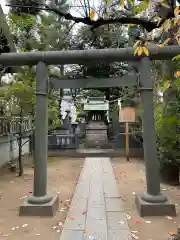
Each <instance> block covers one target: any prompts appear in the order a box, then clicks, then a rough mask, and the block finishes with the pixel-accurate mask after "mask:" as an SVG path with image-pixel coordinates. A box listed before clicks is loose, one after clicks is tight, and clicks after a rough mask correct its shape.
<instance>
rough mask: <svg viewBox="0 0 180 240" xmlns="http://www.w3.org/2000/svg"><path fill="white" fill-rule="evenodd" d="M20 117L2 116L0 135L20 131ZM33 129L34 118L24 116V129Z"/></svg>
mask: <svg viewBox="0 0 180 240" xmlns="http://www.w3.org/2000/svg"><path fill="white" fill-rule="evenodd" d="M19 128H20V119H19V118H18V117H15V118H13V119H11V120H8V119H5V118H3V117H0V136H5V135H8V134H15V133H18V132H19ZM31 129H32V119H31V118H29V117H26V118H23V121H22V131H23V132H27V131H30V130H31Z"/></svg>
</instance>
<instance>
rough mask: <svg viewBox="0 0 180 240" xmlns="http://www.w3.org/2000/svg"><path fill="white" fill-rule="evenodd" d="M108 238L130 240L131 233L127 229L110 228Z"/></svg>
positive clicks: (110, 239)
mask: <svg viewBox="0 0 180 240" xmlns="http://www.w3.org/2000/svg"><path fill="white" fill-rule="evenodd" d="M108 240H132V235H131V232H130V231H128V230H110V231H108Z"/></svg>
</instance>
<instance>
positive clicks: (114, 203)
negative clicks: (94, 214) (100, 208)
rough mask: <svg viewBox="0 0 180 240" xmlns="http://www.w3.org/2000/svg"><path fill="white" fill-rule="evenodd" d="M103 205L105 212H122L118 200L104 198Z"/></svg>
mask: <svg viewBox="0 0 180 240" xmlns="http://www.w3.org/2000/svg"><path fill="white" fill-rule="evenodd" d="M105 204H106V211H107V212H116V211H123V209H122V206H121V202H120V198H105Z"/></svg>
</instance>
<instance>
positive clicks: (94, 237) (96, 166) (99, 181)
mask: <svg viewBox="0 0 180 240" xmlns="http://www.w3.org/2000/svg"><path fill="white" fill-rule="evenodd" d="M131 239H132V238H131V232H130V230H129V227H128V223H127V220H126V216H125V213H124V212H123V209H122V207H121V199H120V194H119V191H118V188H117V184H116V180H115V177H114V173H113V168H112V165H111V162H110V158H107V157H106V158H105V157H98V158H95V157H94V158H93V157H89V158H85V162H84V166H83V168H82V171H81V175H80V177H79V181H78V184H77V186H76V189H75V193H74V196H73V199H72V202H71V206H70V209H69V212H68V215H67V218H66V221H65V225H64V228H63V231H62V233H61V236H60V240H131Z"/></svg>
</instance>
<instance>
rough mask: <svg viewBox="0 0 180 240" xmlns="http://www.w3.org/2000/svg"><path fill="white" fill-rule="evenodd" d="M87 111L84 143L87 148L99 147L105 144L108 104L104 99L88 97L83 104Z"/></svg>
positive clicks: (106, 140) (106, 139)
mask: <svg viewBox="0 0 180 240" xmlns="http://www.w3.org/2000/svg"><path fill="white" fill-rule="evenodd" d="M84 111H87V119H86V120H87V122H88V124H87V126H86V138H85V143H86V145H87V146H88V147H95V146H96V147H97V146H99V147H101V146H102V145H103V144H107V142H108V137H107V121H108V113H109V102H108V101H107V100H106V99H105V97H88V98H87V102H86V103H85V104H84Z"/></svg>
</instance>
